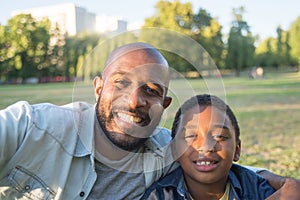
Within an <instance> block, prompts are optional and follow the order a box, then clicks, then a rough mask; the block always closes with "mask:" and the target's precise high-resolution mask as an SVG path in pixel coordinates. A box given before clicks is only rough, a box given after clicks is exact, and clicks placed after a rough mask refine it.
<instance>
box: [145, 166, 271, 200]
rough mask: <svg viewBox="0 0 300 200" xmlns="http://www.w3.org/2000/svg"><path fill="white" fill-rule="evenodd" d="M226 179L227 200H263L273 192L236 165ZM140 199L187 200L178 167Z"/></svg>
mask: <svg viewBox="0 0 300 200" xmlns="http://www.w3.org/2000/svg"><path fill="white" fill-rule="evenodd" d="M228 179H229V181H230V192H229V200H259V199H265V198H267V197H268V196H270V195H271V194H273V193H274V191H275V190H274V189H273V188H272V187H271V186H270V185H269V184H268V183H267V181H266V180H265V179H264V178H263V177H261V176H259V175H257V174H256V173H255V172H253V171H251V170H249V169H247V168H245V167H242V166H240V165H237V164H233V165H232V167H231V169H230V171H229V174H228ZM142 199H159V200H167V199H176V200H180V199H184V200H189V199H190V198H189V194H188V191H187V190H186V189H185V187H184V177H183V170H182V168H181V167H178V168H177V169H176V170H174V171H173V172H171V173H170V174H169V175H167V176H166V177H164V178H162V179H160V180H158V181H157V182H155V183H154V184H152V185H151V186H150V187H149V188H148V189H147V191H146V192H145V194H144V196H143V197H142Z"/></svg>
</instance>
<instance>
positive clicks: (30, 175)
mask: <svg viewBox="0 0 300 200" xmlns="http://www.w3.org/2000/svg"><path fill="white" fill-rule="evenodd" d="M168 83H169V78H168V63H167V61H166V60H165V58H164V57H163V56H162V55H161V54H160V53H159V51H158V50H157V49H155V48H153V47H152V46H150V45H148V44H145V43H132V44H128V45H124V46H122V47H119V48H117V49H116V50H114V51H113V52H112V53H111V54H110V56H109V58H108V60H107V62H106V65H105V69H104V71H103V73H102V77H96V78H95V80H94V88H95V95H96V100H97V103H96V105H95V106H93V105H89V104H86V103H82V102H79V103H72V104H69V105H65V106H55V105H51V104H38V105H29V104H28V103H27V102H18V103H16V104H14V105H11V106H9V107H8V108H6V109H4V110H2V111H0V199H20V198H28V199H138V198H140V197H141V196H142V195H143V193H144V191H145V189H146V187H148V186H149V185H150V184H151V183H153V182H154V181H155V180H157V179H158V178H159V177H161V176H162V175H165V174H166V173H167V170H166V167H168V166H165V162H164V161H165V157H167V156H166V155H165V154H163V150H162V149H163V147H164V146H166V145H167V144H168V142H169V141H170V135H169V132H168V130H166V129H163V128H156V126H157V125H158V123H159V121H160V118H161V115H162V112H163V110H164V109H166V108H167V107H168V106H169V105H170V103H171V98H170V97H168V96H167V88H168ZM167 164H168V163H167ZM265 173H267V174H268V175H270V173H268V172H265ZM270 180H273V178H272V177H271V179H270ZM275 183H278V182H276V180H275ZM289 183H291V184H290V185H291V187H292V188H293V189H295V188H297V187H298V186H299V184H298V185H297V183H293V182H289ZM291 187H288V189H287V192H286V191H285V190H284V188H285V186H283V187H282V188H283V189H282V190H279V191H278V192H281V193H282V194H283V195H284V194H295V195H297V192H294V191H293V190H289V189H290V188H291ZM299 187H300V186H299ZM277 189H278V188H277ZM289 191H292V192H289Z"/></svg>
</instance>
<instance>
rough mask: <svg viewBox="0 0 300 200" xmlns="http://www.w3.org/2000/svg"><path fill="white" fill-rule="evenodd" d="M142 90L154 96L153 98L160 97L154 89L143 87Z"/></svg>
mask: <svg viewBox="0 0 300 200" xmlns="http://www.w3.org/2000/svg"><path fill="white" fill-rule="evenodd" d="M144 90H145V91H146V92H147V94H150V95H154V96H160V97H161V96H162V95H161V94H160V92H159V91H157V90H156V89H153V88H151V87H149V86H146V85H145V86H144Z"/></svg>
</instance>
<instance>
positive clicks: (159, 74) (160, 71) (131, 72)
mask: <svg viewBox="0 0 300 200" xmlns="http://www.w3.org/2000/svg"><path fill="white" fill-rule="evenodd" d="M110 76H111V77H112V78H114V77H118V78H120V77H123V78H128V79H130V80H132V81H136V82H142V83H146V82H149V83H155V84H159V85H163V86H167V84H168V82H169V70H168V68H166V67H165V66H160V65H152V64H147V65H144V66H138V67H131V68H130V67H128V68H127V67H126V66H123V67H122V66H120V67H118V68H116V69H115V70H114V71H113V72H112V73H111V75H110Z"/></svg>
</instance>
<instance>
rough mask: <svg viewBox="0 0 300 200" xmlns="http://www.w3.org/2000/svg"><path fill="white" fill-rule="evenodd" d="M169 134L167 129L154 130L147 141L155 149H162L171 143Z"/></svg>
mask: <svg viewBox="0 0 300 200" xmlns="http://www.w3.org/2000/svg"><path fill="white" fill-rule="evenodd" d="M171 139H172V137H171V132H170V130H169V129H166V128H163V127H158V128H156V129H155V131H154V133H153V134H152V136H151V137H150V138H149V140H150V141H151V142H152V143H153V144H154V145H155V146H157V147H164V146H166V145H168V144H169V143H170V141H171Z"/></svg>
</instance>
